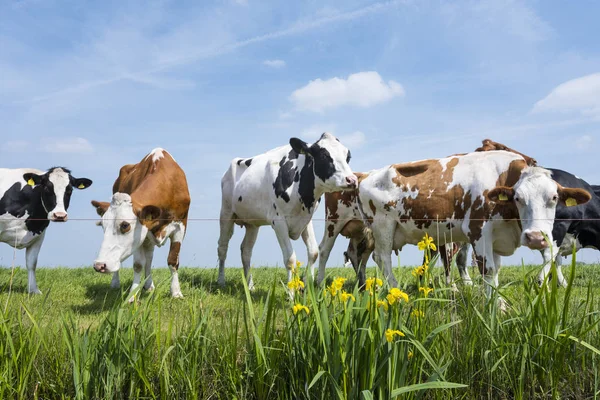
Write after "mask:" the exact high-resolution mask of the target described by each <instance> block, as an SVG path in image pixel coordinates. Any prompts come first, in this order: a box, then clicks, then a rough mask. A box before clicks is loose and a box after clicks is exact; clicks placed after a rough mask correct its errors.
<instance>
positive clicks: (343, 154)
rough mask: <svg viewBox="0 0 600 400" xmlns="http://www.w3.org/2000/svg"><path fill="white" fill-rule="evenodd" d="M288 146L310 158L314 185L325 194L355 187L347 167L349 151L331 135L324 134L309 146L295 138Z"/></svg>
mask: <svg viewBox="0 0 600 400" xmlns="http://www.w3.org/2000/svg"><path fill="white" fill-rule="evenodd" d="M290 145H291V146H292V148H293V149H294V150H295V151H296V152H298V153H300V154H305V155H306V156H307V157H311V158H312V160H313V171H314V173H315V183H316V185H318V186H321V187H322V188H323V189H324V190H325V191H326V192H334V191H339V190H343V189H349V188H355V187H356V186H357V183H358V179H357V178H356V176H355V175H354V174H353V173H352V170H351V169H350V166H349V165H348V163H349V162H350V157H351V155H350V150H348V149H347V148H346V147H344V145H343V144H342V143H340V141H339V140H338V139H336V137H335V136H333V135H332V134H330V133H324V134H323V135H321V138H320V139H319V140H318V141H316V142H315V143H314V144H313V145H311V146H309V145H308V144H307V143H305V142H303V141H302V140H300V139H297V138H292V139H290Z"/></svg>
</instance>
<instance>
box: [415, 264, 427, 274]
mask: <svg viewBox="0 0 600 400" xmlns="http://www.w3.org/2000/svg"><path fill="white" fill-rule="evenodd" d="M428 269H429V265H428V264H423V265H421V266H420V267H417V268H415V269H413V270H412V272H411V274H412V276H415V277H417V276H423V275H424V274H425V272H427V270H428Z"/></svg>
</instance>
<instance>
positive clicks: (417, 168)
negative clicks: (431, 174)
mask: <svg viewBox="0 0 600 400" xmlns="http://www.w3.org/2000/svg"><path fill="white" fill-rule="evenodd" d="M430 165H431V163H429V162H428V161H427V160H426V161H417V162H414V163H410V164H396V172H397V173H398V174H400V175H402V176H403V177H405V178H409V177H411V176H415V175H420V174H422V173H424V172H425V171H427V170H428V169H429V167H430Z"/></svg>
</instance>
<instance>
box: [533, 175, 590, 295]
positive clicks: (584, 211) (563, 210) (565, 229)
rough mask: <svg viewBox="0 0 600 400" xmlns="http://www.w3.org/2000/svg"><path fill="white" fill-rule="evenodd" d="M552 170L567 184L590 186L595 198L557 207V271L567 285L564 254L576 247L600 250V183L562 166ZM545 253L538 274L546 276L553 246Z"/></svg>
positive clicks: (555, 251)
mask: <svg viewBox="0 0 600 400" xmlns="http://www.w3.org/2000/svg"><path fill="white" fill-rule="evenodd" d="M548 170H550V172H551V173H552V179H554V180H555V181H556V182H557V183H558V184H560V185H561V186H563V187H571V188H581V189H584V190H587V191H588V192H589V193H590V194H591V196H592V198H591V200H590V201H589V202H587V203H585V204H581V205H578V206H576V207H573V206H571V205H570V204H566V205H564V204H559V205H558V206H557V207H556V219H555V220H554V227H553V229H552V238H553V240H554V243H553V249H554V253H555V257H556V270H557V271H556V274H557V278H558V283H559V284H560V285H562V286H566V285H567V281H566V279H565V277H564V276H563V274H562V271H561V267H560V265H561V262H562V257H563V256H568V255H570V254H571V253H572V251H573V245H574V246H575V249H576V251H577V250H579V249H582V248H586V247H587V248H595V249H598V250H600V186H598V185H590V184H588V183H587V182H586V181H584V180H583V179H581V178H578V177H576V176H575V175H573V174H571V173H569V172H565V171H562V170H560V169H554V168H548ZM542 256H543V257H544V268H543V269H542V271H541V272H540V274H539V276H538V280H539V281H540V282H543V280H544V279H545V278H546V277H547V276H548V274H549V273H550V267H551V260H552V254H551V251H550V248H548V249H545V250H544V251H542Z"/></svg>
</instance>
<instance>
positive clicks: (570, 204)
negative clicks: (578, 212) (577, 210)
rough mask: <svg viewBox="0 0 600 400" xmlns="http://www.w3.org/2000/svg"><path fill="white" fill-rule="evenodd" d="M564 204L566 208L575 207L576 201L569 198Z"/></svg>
mask: <svg viewBox="0 0 600 400" xmlns="http://www.w3.org/2000/svg"><path fill="white" fill-rule="evenodd" d="M565 204H566V205H567V207H573V206H576V205H577V200H575V199H574V198H572V197H569V198H568V199H567V200H566V201H565Z"/></svg>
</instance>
